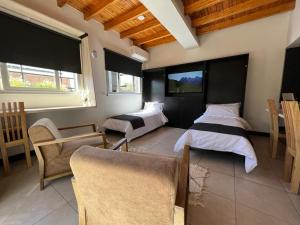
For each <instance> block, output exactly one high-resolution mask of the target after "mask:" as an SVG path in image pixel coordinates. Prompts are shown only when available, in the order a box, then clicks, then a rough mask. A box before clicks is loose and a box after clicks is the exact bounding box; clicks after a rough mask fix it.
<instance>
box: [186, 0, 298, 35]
mask: <svg viewBox="0 0 300 225" xmlns="http://www.w3.org/2000/svg"><path fill="white" fill-rule="evenodd" d="M295 2H296V0H183V3H184V10H185V14H187V15H189V16H190V18H191V21H192V26H193V27H194V28H196V30H197V34H198V35H201V34H204V33H208V32H212V31H216V30H220V29H224V28H227V27H231V26H235V25H238V24H242V23H246V22H249V21H252V20H256V19H260V18H263V17H267V16H271V15H274V14H276V13H281V12H285V11H289V10H292V9H294V8H295Z"/></svg>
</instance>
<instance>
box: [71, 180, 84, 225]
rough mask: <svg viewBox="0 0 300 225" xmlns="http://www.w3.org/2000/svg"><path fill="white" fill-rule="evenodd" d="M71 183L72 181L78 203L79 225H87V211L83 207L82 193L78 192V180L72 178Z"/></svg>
mask: <svg viewBox="0 0 300 225" xmlns="http://www.w3.org/2000/svg"><path fill="white" fill-rule="evenodd" d="M71 181H72V186H73V190H74V194H75V198H76V201H77V208H78V217H79V224H80V225H87V221H86V210H85V207H84V205H83V202H82V199H81V196H80V193H79V191H78V188H77V183H76V180H75V178H74V177H72V179H71Z"/></svg>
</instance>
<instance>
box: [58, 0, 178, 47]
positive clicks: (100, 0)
mask: <svg viewBox="0 0 300 225" xmlns="http://www.w3.org/2000/svg"><path fill="white" fill-rule="evenodd" d="M65 4H68V5H70V6H72V7H73V8H75V9H77V10H79V11H81V12H82V13H83V14H84V19H85V20H90V19H95V20H97V21H99V22H100V23H102V24H103V25H104V29H105V30H115V31H117V32H119V33H120V36H121V38H130V39H132V41H133V43H134V44H135V45H137V46H140V47H142V48H144V49H145V48H149V47H153V46H156V45H160V44H164V43H168V42H171V41H175V38H174V37H173V36H172V35H171V34H170V33H169V32H168V31H167V30H166V29H165V28H164V27H163V26H162V25H161V24H160V22H159V21H158V20H156V19H155V18H154V16H153V15H152V14H151V13H150V12H149V11H148V10H147V9H146V8H145V7H144V6H143V5H142V4H141V3H140V2H139V1H138V0H57V5H58V6H59V7H63V6H64V5H65ZM141 15H143V16H144V17H145V19H144V20H143V21H140V20H139V19H138V16H141Z"/></svg>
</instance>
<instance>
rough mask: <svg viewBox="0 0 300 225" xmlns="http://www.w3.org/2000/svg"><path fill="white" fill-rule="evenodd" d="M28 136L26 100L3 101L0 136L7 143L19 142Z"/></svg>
mask: <svg viewBox="0 0 300 225" xmlns="http://www.w3.org/2000/svg"><path fill="white" fill-rule="evenodd" d="M25 136H26V137H27V126H26V113H25V111H24V102H18V103H17V102H13V103H11V102H8V103H2V112H0V138H1V139H2V140H4V142H5V143H6V144H7V143H18V141H20V140H23V139H24V138H25Z"/></svg>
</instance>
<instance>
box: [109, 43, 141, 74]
mask: <svg viewBox="0 0 300 225" xmlns="http://www.w3.org/2000/svg"><path fill="white" fill-rule="evenodd" d="M104 52H105V69H106V70H109V71H114V72H119V73H125V74H130V75H133V76H138V77H141V76H142V63H141V62H138V61H136V60H133V59H131V58H129V57H127V56H124V55H121V54H119V53H116V52H113V51H111V50H109V49H104Z"/></svg>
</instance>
